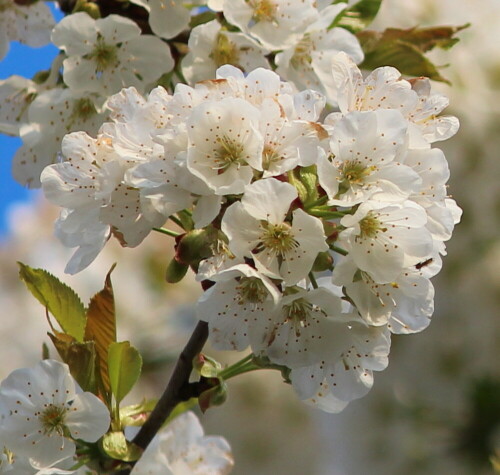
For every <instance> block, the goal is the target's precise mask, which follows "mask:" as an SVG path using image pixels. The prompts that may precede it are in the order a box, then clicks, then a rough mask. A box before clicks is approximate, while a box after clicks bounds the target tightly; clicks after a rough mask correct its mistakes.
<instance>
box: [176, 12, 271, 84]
mask: <svg viewBox="0 0 500 475" xmlns="http://www.w3.org/2000/svg"><path fill="white" fill-rule="evenodd" d="M188 47H189V52H188V54H187V55H186V56H185V57H184V58H183V60H182V73H183V74H184V77H185V78H186V80H187V82H188V83H189V84H194V83H195V82H198V81H202V80H206V79H211V78H213V77H215V72H216V70H217V68H218V67H220V66H222V65H224V64H232V65H233V66H236V67H238V68H239V69H241V70H242V71H245V72H250V71H253V70H254V69H256V68H259V67H262V68H269V63H268V61H267V59H266V58H265V55H266V54H267V53H268V50H266V49H264V48H262V47H261V46H259V45H258V44H257V43H255V42H254V41H253V40H252V39H250V38H249V37H247V36H245V35H243V34H242V33H234V32H230V31H226V30H223V29H222V27H221V24H220V23H219V22H218V21H217V20H213V21H210V22H208V23H204V24H202V25H198V26H196V27H195V28H193V30H192V31H191V34H190V36H189V42H188Z"/></svg>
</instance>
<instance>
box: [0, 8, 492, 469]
mask: <svg viewBox="0 0 500 475" xmlns="http://www.w3.org/2000/svg"><path fill="white" fill-rule="evenodd" d="M469 22H470V23H471V26H470V28H468V29H466V30H464V31H463V32H461V33H460V34H459V37H460V38H461V41H460V42H459V43H458V44H457V45H456V46H455V47H454V48H453V49H451V50H449V51H435V52H433V53H431V57H432V59H433V61H434V62H435V63H437V64H440V65H446V64H448V65H449V66H447V67H446V68H445V69H443V71H442V73H443V75H444V76H445V77H447V78H448V79H449V80H450V81H451V82H452V86H451V87H449V86H446V85H444V84H437V83H435V84H434V86H435V88H436V89H437V90H440V91H441V92H443V93H445V94H447V95H448V96H449V97H450V99H451V106H450V108H449V109H448V110H447V113H451V114H454V115H456V116H458V117H459V118H460V121H461V124H462V125H461V129H460V132H459V133H458V135H457V136H455V137H454V138H453V139H451V140H449V141H447V142H446V143H443V144H442V148H443V149H444V151H445V154H446V156H447V158H448V160H449V162H450V168H451V171H452V178H451V181H450V194H452V195H453V197H454V198H455V199H456V200H457V202H458V203H459V205H460V206H461V207H462V208H463V210H464V217H463V220H462V223H461V224H460V225H458V226H457V228H456V230H455V234H454V237H453V239H452V240H451V241H450V242H449V243H448V256H447V257H446V259H445V263H444V269H443V271H442V272H441V273H440V274H439V275H438V277H437V278H436V279H435V280H434V284H435V286H436V309H435V314H434V317H433V322H432V324H431V326H430V327H429V328H428V329H427V330H426V331H425V332H423V333H421V334H418V335H412V336H394V337H393V343H392V351H391V357H390V364H389V368H388V369H387V370H386V371H384V372H382V373H377V374H376V378H375V386H374V388H373V389H372V391H371V392H370V393H369V394H368V396H366V397H365V398H363V399H361V400H359V401H355V402H353V403H351V404H350V405H349V406H348V407H347V409H346V410H345V411H344V412H342V413H341V414H338V415H330V414H325V413H321V412H319V411H316V410H314V409H309V408H308V407H306V406H305V405H304V404H302V403H300V401H298V400H297V399H296V398H295V396H294V394H293V391H292V390H291V389H290V388H289V387H288V386H287V385H285V384H283V383H282V382H281V380H280V376H279V374H275V373H270V372H269V373H265V372H258V373H256V374H250V375H247V376H242V377H240V380H238V378H237V379H236V380H234V381H231V383H230V385H229V398H228V401H227V402H226V404H224V406H223V407H221V408H215V409H211V410H209V411H208V412H207V413H206V414H205V415H204V416H203V417H202V421H203V424H204V425H205V427H206V431H207V432H208V433H213V434H221V435H223V436H225V437H226V438H227V439H228V440H229V442H230V443H231V445H232V447H233V451H234V456H235V461H236V468H235V471H234V473H235V474H238V475H239V474H242V475H247V474H248V475H250V474H252V475H255V474H259V475H275V474H276V475H278V474H287V475H299V474H300V475H302V474H310V475H379V474H380V475H381V474H385V475H400V474H412V475H413V474H415V475H438V474H439V475H441V474H453V475H462V474H463V475H469V474H470V475H476V474H477V475H483V474H489V473H493V468H492V464H491V460H490V459H491V457H492V456H493V454H494V452H495V449H500V364H499V363H500V311H499V308H500V272H499V269H500V239H499V229H500V226H499V224H500V186H499V182H500V158H499V150H500V53H499V49H498V45H499V44H500V1H499V0H384V2H383V6H382V8H381V11H380V13H379V16H378V18H377V20H376V22H375V23H374V24H373V28H376V29H382V28H385V27H388V26H392V27H412V26H416V25H419V26H431V25H438V24H439V25H462V24H465V23H469ZM33 51H34V53H33ZM54 54H55V50H54V49H51V48H50V47H49V48H48V49H44V50H31V49H29V48H24V47H22V46H21V45H15V44H14V45H12V47H11V51H10V53H9V55H8V57H7V58H6V59H5V60H4V61H3V62H0V79H1V78H5V77H7V76H9V75H10V74H21V75H24V76H26V77H30V76H31V75H32V74H33V73H34V72H36V71H38V70H40V69H42V68H46V67H47V66H48V65H49V64H50V57H51V55H54ZM18 146H19V142H18V141H17V140H16V139H12V138H7V137H1V138H0V167H1V168H0V180H1V181H0V205H1V206H0V211H1V220H0V223H1V225H0V233H1V237H0V269H1V273H0V308H1V317H0V321H1V324H2V325H1V327H0V328H1V330H0V361H2V364H1V365H0V379H3V378H4V377H5V376H6V375H7V374H8V373H10V372H11V371H12V370H14V369H15V368H18V367H21V366H32V365H34V364H35V362H36V361H37V360H38V359H39V358H40V356H41V351H42V350H41V348H42V343H43V342H44V341H45V342H48V338H47V337H46V332H47V330H48V326H47V322H46V320H45V314H44V309H43V308H41V306H40V305H39V304H38V302H36V301H35V300H34V299H33V298H32V297H31V296H30V295H29V294H28V292H27V290H26V289H25V287H24V286H23V284H21V283H20V282H19V281H18V278H17V272H18V270H17V265H16V261H22V262H24V263H27V264H29V265H31V266H33V267H43V268H45V269H48V270H49V271H51V272H52V273H54V274H55V275H57V276H59V277H60V278H61V279H63V280H64V281H65V282H67V283H68V284H69V285H71V286H72V287H73V288H75V289H76V290H77V291H78V292H79V293H80V295H81V296H82V298H83V300H84V301H88V300H89V298H90V297H91V296H92V295H93V294H94V293H95V292H97V291H98V290H100V289H101V288H102V285H103V281H104V278H105V275H106V272H107V271H108V270H109V268H110V267H111V265H112V263H113V262H118V266H117V268H116V270H115V271H114V273H113V284H114V289H115V297H116V300H117V308H118V319H119V328H118V331H119V338H120V339H122V340H125V339H129V340H131V342H132V343H133V344H134V345H135V346H137V347H138V348H139V349H140V350H141V351H142V353H143V356H144V358H145V371H144V376H143V380H142V385H141V387H140V390H138V391H137V392H136V394H135V398H141V397H142V396H143V395H146V396H149V397H154V396H157V395H158V394H159V393H160V391H161V390H162V389H163V386H164V384H165V381H166V376H167V375H168V371H169V365H171V364H172V362H173V360H174V359H175V357H176V355H177V354H178V352H179V350H180V348H181V346H182V344H183V343H184V342H185V340H186V338H187V336H188V335H189V331H190V329H191V328H192V327H193V325H194V323H195V319H194V315H193V302H194V300H195V298H196V296H197V295H199V289H198V286H197V284H196V283H194V281H193V279H192V278H191V277H189V278H187V279H186V280H185V281H183V282H182V283H181V284H177V285H175V286H172V285H167V284H165V283H164V279H163V273H164V269H165V266H166V264H167V263H168V261H169V258H170V257H171V255H172V243H171V241H170V240H169V238H167V237H165V236H150V237H148V238H147V239H146V241H145V242H144V243H143V244H142V245H141V246H140V247H139V248H138V249H122V248H120V247H119V246H117V245H115V243H110V245H108V246H107V247H106V249H105V251H104V252H103V253H102V255H100V256H99V257H98V259H97V260H96V261H95V262H94V263H93V264H92V265H91V266H90V268H89V269H87V270H85V271H84V272H82V273H81V274H79V275H78V276H74V277H71V276H65V275H64V273H63V270H64V266H65V264H66V262H67V260H68V258H69V256H70V253H71V251H70V250H68V249H65V248H63V247H62V246H61V245H60V244H59V243H58V242H57V241H56V240H55V238H53V236H52V223H53V221H54V219H55V217H56V215H57V210H55V209H53V208H51V207H50V206H49V205H48V204H47V203H46V202H44V200H43V199H42V197H41V196H40V194H39V193H37V192H28V191H27V190H24V189H22V188H21V187H20V186H19V185H17V184H15V183H14V182H13V181H12V180H11V179H10V176H9V175H10V163H11V159H12V156H13V154H14V152H15V149H16V147H18ZM52 354H54V351H53V350H52ZM211 354H214V353H213V352H211ZM216 356H217V357H218V358H219V359H220V360H222V361H224V362H228V361H230V358H234V357H237V355H232V356H231V355H226V354H219V355H216ZM129 399H130V401H131V402H133V401H134V395H133V396H131V397H129ZM136 400H137V399H136Z"/></svg>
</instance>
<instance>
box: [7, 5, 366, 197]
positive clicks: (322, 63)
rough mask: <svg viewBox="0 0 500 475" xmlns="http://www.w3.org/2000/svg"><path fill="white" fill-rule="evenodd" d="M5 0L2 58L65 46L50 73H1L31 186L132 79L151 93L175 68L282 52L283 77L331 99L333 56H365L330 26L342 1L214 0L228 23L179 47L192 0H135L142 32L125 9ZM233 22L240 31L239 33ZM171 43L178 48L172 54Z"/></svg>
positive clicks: (261, 61) (185, 70)
mask: <svg viewBox="0 0 500 475" xmlns="http://www.w3.org/2000/svg"><path fill="white" fill-rule="evenodd" d="M2 1H3V0H2ZM6 2H7V3H6V4H5V7H4V9H2V8H1V5H0V12H1V13H0V25H3V24H4V23H5V25H4V27H1V28H0V30H1V31H2V33H0V58H1V56H2V52H3V51H4V50H5V51H6V48H7V47H8V40H9V39H10V40H20V41H23V42H25V43H27V44H29V45H33V46H37V45H41V44H45V43H48V42H49V40H51V41H52V43H53V44H54V45H56V46H57V47H58V48H59V49H60V50H61V55H59V56H58V57H57V58H56V59H55V60H54V63H53V65H52V68H51V71H49V72H47V73H46V74H40V75H38V76H37V77H35V78H34V80H26V79H23V78H20V77H16V76H13V77H11V78H9V79H7V80H4V81H0V98H2V99H3V101H4V104H2V105H0V132H3V133H7V134H14V135H19V136H20V137H21V138H22V140H23V146H22V147H21V148H20V149H19V150H18V152H17V154H16V156H15V158H14V165H13V173H14V178H15V179H16V180H17V181H18V182H19V183H21V184H23V185H27V186H29V187H30V188H37V187H39V186H40V173H41V172H42V170H43V169H44V168H45V167H46V166H47V165H50V164H51V163H55V162H56V160H57V156H58V152H59V150H60V148H61V140H62V138H63V136H64V135H65V134H67V133H69V132H72V131H85V132H87V133H89V134H92V135H94V134H95V133H96V132H97V130H98V128H99V126H100V125H101V124H102V123H103V121H104V120H105V119H106V109H105V108H104V107H103V104H104V102H105V101H106V99H107V98H108V97H109V96H110V95H112V94H115V93H117V92H119V91H120V90H121V89H122V88H123V87H126V86H129V87H130V86H133V87H135V88H136V89H137V90H138V91H139V92H140V93H145V92H148V91H150V90H151V88H152V86H153V85H155V84H157V83H158V82H161V83H162V84H163V85H165V86H166V87H167V88H170V87H173V85H175V82H176V81H178V79H177V76H179V78H181V79H183V80H184V79H185V80H186V81H187V82H188V83H189V84H194V83H195V82H197V81H201V80H205V79H209V78H212V77H213V76H214V74H215V70H216V69H217V68H218V67H219V66H222V65H224V64H232V65H234V66H236V67H238V68H239V69H241V70H242V71H245V72H249V71H251V70H253V69H255V68H257V67H264V68H270V63H269V60H268V58H269V57H270V55H276V58H275V60H276V64H277V66H278V71H279V73H280V75H281V76H282V77H283V78H285V79H289V80H292V81H294V82H295V83H296V84H297V85H298V86H299V87H310V88H314V89H317V90H318V91H321V92H322V93H324V94H326V95H327V97H328V99H329V100H330V101H331V102H332V103H334V102H335V91H334V88H333V87H332V84H331V80H330V78H331V75H330V72H329V71H330V68H331V64H330V62H331V61H330V58H331V55H332V54H335V53H336V52H339V51H345V52H346V53H348V54H350V55H351V57H352V58H353V59H354V60H355V61H356V62H357V63H359V62H360V61H362V59H363V52H362V50H361V47H360V45H359V42H358V40H357V39H356V37H355V36H354V35H353V34H352V33H350V32H348V31H347V30H345V29H343V28H338V27H335V28H331V29H327V28H328V27H329V26H330V25H331V24H333V22H334V20H335V18H336V17H337V16H338V15H339V14H340V13H341V12H342V10H343V9H344V8H345V6H346V4H344V3H340V4H336V5H330V6H327V5H322V4H321V5H320V6H316V4H315V2H312V0H308V1H307V2H299V3H298V4H296V5H294V3H293V2H284V1H275V0H273V1H271V0H265V1H255V2H244V1H241V2H225V4H224V5H222V3H221V2H209V6H210V7H212V9H213V10H215V11H223V13H224V15H225V17H224V21H222V20H221V19H220V18H219V19H217V18H215V19H213V20H211V21H209V22H206V23H201V24H199V25H197V26H195V27H194V28H192V30H191V31H190V34H189V39H188V40H187V45H186V44H184V45H183V46H181V45H182V43H181V41H182V38H181V37H179V35H180V34H181V32H183V31H185V30H186V29H187V28H188V26H189V22H190V19H191V14H192V13H193V12H195V10H192V11H191V9H192V8H193V5H192V3H193V2H190V4H188V3H187V2H183V1H182V0H175V1H170V2H163V1H153V0H151V1H149V0H136V1H134V2H132V3H134V4H136V5H138V6H140V7H142V8H143V9H145V11H146V12H148V13H149V15H148V20H149V28H150V29H151V32H152V33H153V34H141V28H140V27H139V26H138V24H137V23H135V22H134V21H133V20H131V19H129V18H126V17H125V16H121V15H116V14H111V15H108V16H106V17H105V18H99V19H97V20H96V19H94V18H92V17H91V16H90V15H89V14H87V13H84V12H83V11H78V12H76V13H73V14H71V15H68V16H67V17H65V18H64V19H62V20H61V21H60V22H59V23H58V24H57V25H56V26H55V27H54V22H53V20H52V19H51V15H50V12H49V11H48V9H47V7H46V5H44V4H42V3H41V2H37V3H35V4H33V5H32V6H29V7H28V6H18V5H17V4H16V3H13V2H12V1H11V0H6ZM212 3H214V5H212ZM218 3H221V4H220V5H218ZM32 10H33V11H32ZM12 15H14V16H13V17H12V18H11V16H12ZM3 22H4V23H3ZM235 27H237V28H239V29H240V31H238V32H237V31H234V30H235ZM4 31H5V33H4ZM2 35H6V36H5V38H3V36H2ZM181 36H182V35H181ZM165 40H166V41H165ZM169 45H170V47H169ZM171 49H172V50H174V51H175V52H176V54H174V56H175V57H176V59H175V60H174V58H173V55H172V53H171ZM186 50H187V54H185V53H186ZM276 53H277V54H276ZM176 62H177V63H178V64H177V65H176V64H175V63H176ZM174 66H175V72H174V71H173V70H174ZM61 68H62V75H61V76H60V75H59V71H60V70H61Z"/></svg>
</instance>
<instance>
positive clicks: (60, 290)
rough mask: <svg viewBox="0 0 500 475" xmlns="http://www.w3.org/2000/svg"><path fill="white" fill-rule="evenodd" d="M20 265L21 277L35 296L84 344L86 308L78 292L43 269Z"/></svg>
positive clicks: (66, 329)
mask: <svg viewBox="0 0 500 475" xmlns="http://www.w3.org/2000/svg"><path fill="white" fill-rule="evenodd" d="M18 264H19V276H20V278H21V280H23V281H24V283H25V284H26V286H27V287H28V289H29V290H30V292H31V293H32V294H33V296H34V297H35V298H36V299H37V300H38V301H39V302H40V303H41V304H42V305H43V306H44V307H45V308H46V309H47V310H48V311H49V312H50V313H51V314H52V315H53V316H54V318H55V319H56V320H57V323H59V325H60V326H61V328H62V329H63V331H64V332H66V333H67V334H68V335H71V336H72V337H73V338H74V339H75V340H76V341H79V342H83V337H84V330H85V323H86V317H85V307H84V306H83V303H82V301H81V300H80V298H79V297H78V295H77V294H76V292H75V291H74V290H73V289H71V288H70V287H68V286H67V285H66V284H64V283H62V282H61V281H60V280H59V279H57V278H56V277H54V276H53V275H52V274H50V273H49V272H47V271H45V270H43V269H32V268H31V267H30V266H27V265H25V264H23V263H21V262H19V263H18Z"/></svg>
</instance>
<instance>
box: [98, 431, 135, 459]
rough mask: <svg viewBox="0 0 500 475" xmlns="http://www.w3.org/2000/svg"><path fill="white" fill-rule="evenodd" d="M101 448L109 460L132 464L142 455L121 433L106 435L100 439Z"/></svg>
mask: <svg viewBox="0 0 500 475" xmlns="http://www.w3.org/2000/svg"><path fill="white" fill-rule="evenodd" d="M102 448H103V450H104V452H106V454H107V455H109V456H110V457H111V458H113V459H115V460H123V461H124V462H134V461H136V460H139V458H140V457H141V455H142V450H141V449H140V448H139V447H138V446H137V445H134V444H133V443H132V442H129V441H128V440H127V439H126V438H125V435H124V434H123V432H121V431H119V432H109V433H107V434H106V435H105V436H104V437H103V438H102Z"/></svg>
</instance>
